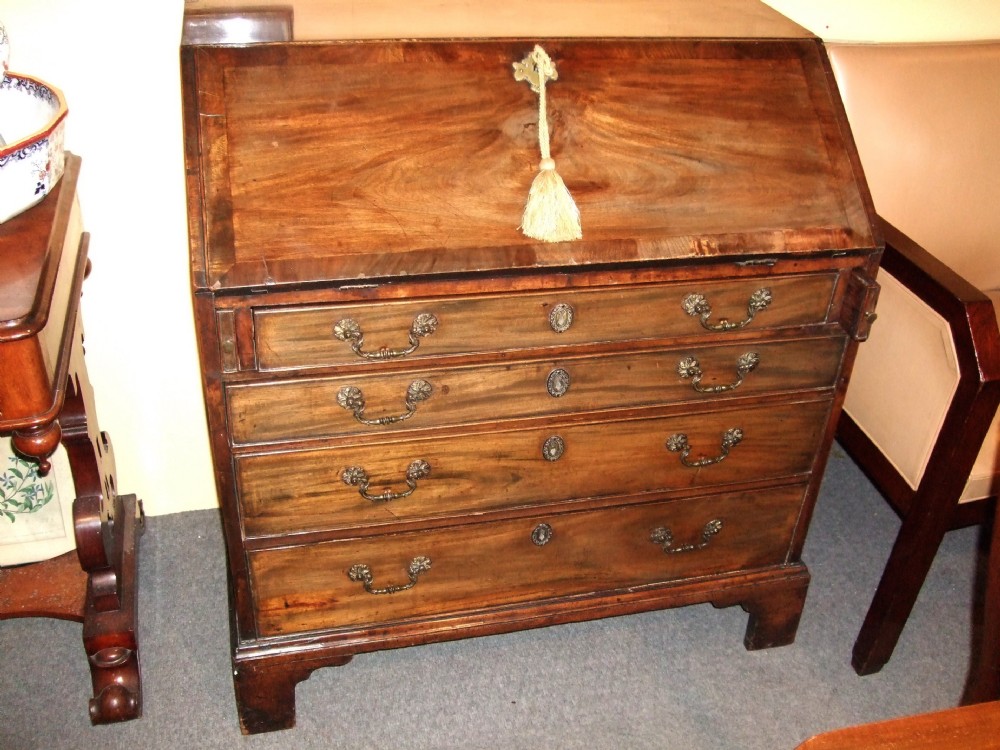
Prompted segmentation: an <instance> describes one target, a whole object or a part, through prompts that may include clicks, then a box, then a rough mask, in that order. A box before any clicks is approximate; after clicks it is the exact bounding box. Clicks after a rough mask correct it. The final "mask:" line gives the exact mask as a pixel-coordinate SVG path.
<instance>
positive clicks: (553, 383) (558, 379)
mask: <svg viewBox="0 0 1000 750" xmlns="http://www.w3.org/2000/svg"><path fill="white" fill-rule="evenodd" d="M569 385H570V377H569V373H568V372H567V371H566V370H564V369H563V368H561V367H557V368H556V369H555V370H553V371H552V372H550V373H549V376H548V378H546V380H545V390H547V391H548V392H549V395H550V396H552V398H559V397H560V396H565V395H566V393H567V391H569Z"/></svg>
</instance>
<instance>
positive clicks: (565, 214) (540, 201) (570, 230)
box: [514, 45, 583, 242]
mask: <svg viewBox="0 0 1000 750" xmlns="http://www.w3.org/2000/svg"><path fill="white" fill-rule="evenodd" d="M557 78H558V74H557V73H556V66H555V63H553V62H552V60H551V59H550V58H549V56H548V55H547V54H546V53H545V50H543V49H542V48H541V47H539V46H538V45H535V49H534V50H532V52H531V53H530V54H529V55H528V56H527V57H525V58H524V60H522V61H521V62H519V63H514V80H517V81H528V83H530V84H531V90H532V91H534V92H535V93H537V94H538V147H539V150H540V151H541V154H542V160H541V162H539V164H538V169H539V172H538V175H536V177H535V179H534V181H533V182H532V183H531V190H530V191H529V192H528V202H527V204H526V205H525V207H524V215H523V216H522V217H521V226H520V229H521V231H522V232H524V234H525V235H526V236H528V237H531V238H532V239H536V240H541V241H543V242H566V241H568V240H578V239H580V238H581V237H583V230H582V229H581V227H580V209H578V208H577V207H576V203H575V202H574V201H573V196H572V195H570V193H569V190H568V189H567V188H566V185H565V183H564V182H563V180H562V177H560V176H559V173H558V172H556V163H555V162H554V161H553V160H552V155H551V154H550V153H549V122H548V116H547V114H546V104H545V82H546V81H554V80H556V79H557Z"/></svg>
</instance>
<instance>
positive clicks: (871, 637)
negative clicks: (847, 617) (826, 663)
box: [851, 493, 954, 675]
mask: <svg viewBox="0 0 1000 750" xmlns="http://www.w3.org/2000/svg"><path fill="white" fill-rule="evenodd" d="M953 507H954V503H951V504H949V503H946V502H943V501H942V499H941V498H940V497H936V496H935V493H928V494H927V495H925V496H920V495H919V494H918V495H917V496H916V497H915V498H914V502H913V505H912V506H911V507H910V510H909V512H908V513H907V515H906V517H905V518H904V519H903V523H902V526H901V527H900V530H899V534H898V535H897V537H896V542H895V544H893V547H892V552H891V553H890V555H889V560H888V562H887V563H886V566H885V570H884V571H883V573H882V580H880V581H879V584H878V588H877V589H876V590H875V596H874V598H873V599H872V603H871V606H870V607H869V608H868V614H867V615H866V616H865V621H864V623H863V624H862V626H861V631H860V632H859V633H858V638H857V640H856V641H855V643H854V653H853V656H852V659H851V663H852V665H853V666H854V671H856V672H857V673H858V674H859V675H868V674H874V673H875V672H878V671H879V670H880V669H882V667H884V666H885V664H886V662H888V661H889V657H891V656H892V652H893V650H894V649H895V648H896V643H897V642H898V641H899V636H900V634H901V633H902V632H903V626H904V625H906V620H907V618H908V617H909V616H910V612H911V611H912V610H913V605H914V604H915V603H916V601H917V596H918V594H919V593H920V589H921V587H922V586H923V584H924V579H925V578H926V577H927V572H928V571H929V570H930V567H931V564H932V563H933V562H934V556H935V555H936V554H937V551H938V547H940V546H941V540H942V539H943V538H944V534H945V532H946V531H947V530H948V524H949V521H950V518H951V510H952V508H953Z"/></svg>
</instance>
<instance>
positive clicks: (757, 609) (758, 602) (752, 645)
mask: <svg viewBox="0 0 1000 750" xmlns="http://www.w3.org/2000/svg"><path fill="white" fill-rule="evenodd" d="M808 590H809V577H808V575H805V576H802V577H801V578H798V579H794V580H792V581H790V582H789V584H788V585H786V586H783V587H781V588H777V589H772V590H771V591H769V592H767V593H764V594H762V595H761V596H759V597H755V598H751V599H749V600H745V601H742V602H740V606H741V607H743V609H744V610H745V611H746V612H747V614H749V615H750V619H749V621H748V623H747V630H746V635H745V636H744V637H743V645H744V646H745V647H746V649H747V650H748V651H756V650H757V649H762V648H773V647H775V646H788V645H789V644H791V643H793V642H794V641H795V634H796V632H797V631H798V628H799V620H800V619H801V618H802V609H803V607H804V606H805V603H806V592H807V591H808Z"/></svg>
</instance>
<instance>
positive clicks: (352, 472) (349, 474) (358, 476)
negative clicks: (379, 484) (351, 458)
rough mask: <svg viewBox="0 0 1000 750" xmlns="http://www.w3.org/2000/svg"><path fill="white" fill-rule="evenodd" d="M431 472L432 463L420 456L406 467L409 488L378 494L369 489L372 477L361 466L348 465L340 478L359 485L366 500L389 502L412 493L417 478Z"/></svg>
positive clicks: (355, 485)
mask: <svg viewBox="0 0 1000 750" xmlns="http://www.w3.org/2000/svg"><path fill="white" fill-rule="evenodd" d="M430 473H431V465H430V464H429V463H427V462H426V461H424V460H423V459H422V458H418V459H417V460H416V461H413V462H412V463H411V464H410V465H409V466H408V467H407V469H406V486H407V487H408V489H406V490H404V491H403V492H393V491H392V490H386V491H385V492H381V493H379V494H377V495H376V494H373V493H370V492H369V491H368V487H369V485H370V483H371V477H369V476H368V472H367V471H365V470H364V468H362V467H361V466H348V467H347V468H346V469H344V471H343V472H342V473H341V475H340V478H341V480H343V482H344V484H346V485H349V486H352V487H357V488H358V492H359V493H360V495H361V497H363V498H364V499H365V500H371V501H372V502H373V503H387V502H389V501H391V500H399V499H401V498H404V497H409V496H410V495H412V494H413V493H414V492H415V491H416V489H417V480H418V479H423V478H424V477H426V476H430Z"/></svg>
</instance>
